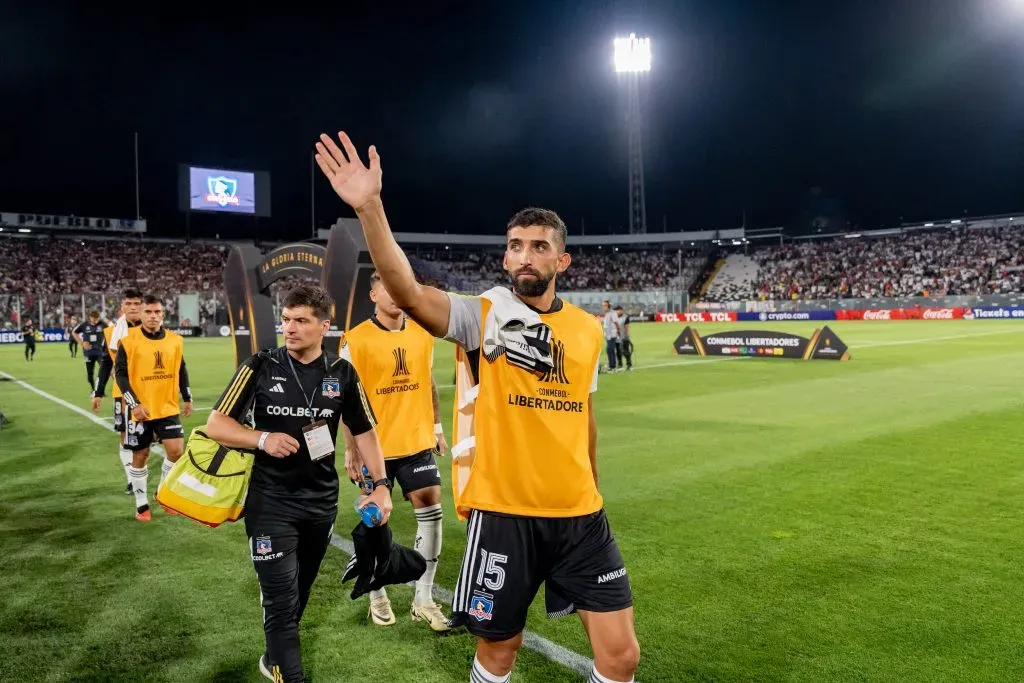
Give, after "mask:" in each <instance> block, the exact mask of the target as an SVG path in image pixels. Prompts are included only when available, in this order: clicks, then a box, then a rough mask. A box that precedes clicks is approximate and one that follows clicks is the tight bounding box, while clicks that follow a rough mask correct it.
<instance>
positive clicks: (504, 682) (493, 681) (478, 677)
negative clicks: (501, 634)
mask: <svg viewBox="0 0 1024 683" xmlns="http://www.w3.org/2000/svg"><path fill="white" fill-rule="evenodd" d="M511 678H512V672H511V671H509V672H508V673H507V674H505V675H504V676H498V675H495V674H492V673H491V672H490V671H488V670H487V669H485V668H484V666H483V664H481V663H480V660H479V659H477V658H476V655H474V656H473V668H472V670H470V672H469V683H508V682H509V679H511Z"/></svg>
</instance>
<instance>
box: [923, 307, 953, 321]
mask: <svg viewBox="0 0 1024 683" xmlns="http://www.w3.org/2000/svg"><path fill="white" fill-rule="evenodd" d="M921 317H923V318H924V319H925V320H952V319H953V309H952V308H927V309H925V312H924V315H923V316H921Z"/></svg>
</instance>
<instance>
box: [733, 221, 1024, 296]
mask: <svg viewBox="0 0 1024 683" xmlns="http://www.w3.org/2000/svg"><path fill="white" fill-rule="evenodd" d="M752 256H753V258H754V259H755V261H756V262H757V265H758V272H757V277H756V280H755V281H754V282H753V284H752V288H751V289H750V290H746V291H741V290H733V291H731V292H729V294H728V296H727V297H726V300H733V301H736V300H744V299H761V300H767V299H774V300H779V299H838V298H871V297H912V296H947V295H949V296H952V295H978V294H1002V293H1010V292H1020V291H1024V228H998V229H973V230H956V231H953V230H945V231H941V232H924V233H910V234H902V235H898V236H894V237H886V238H883V239H857V240H850V239H839V240H832V241H829V242H803V243H799V244H786V245H782V246H777V247H771V248H768V249H763V250H760V251H757V252H755V253H754V254H753V255H752Z"/></svg>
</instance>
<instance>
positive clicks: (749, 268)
mask: <svg viewBox="0 0 1024 683" xmlns="http://www.w3.org/2000/svg"><path fill="white" fill-rule="evenodd" d="M757 274H758V264H757V261H755V260H754V259H753V258H751V257H750V256H747V255H746V254H738V253H737V254H729V256H728V257H727V258H726V259H725V263H724V264H723V265H722V267H721V268H719V269H718V272H717V273H716V274H715V275H714V279H713V280H711V284H710V285H709V286H708V288H707V294H706V298H707V299H709V300H711V301H732V300H734V298H735V297H736V296H737V295H742V294H743V293H745V292H750V291H752V290H753V288H754V283H755V281H756V280H757ZM741 298H749V297H746V296H742V297H741Z"/></svg>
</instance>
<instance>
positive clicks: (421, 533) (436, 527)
mask: <svg viewBox="0 0 1024 683" xmlns="http://www.w3.org/2000/svg"><path fill="white" fill-rule="evenodd" d="M414 512H415V514H416V522H417V524H416V545H415V546H414V547H415V548H416V550H417V551H419V554H420V555H422V556H423V559H425V560H426V561H427V569H426V571H424V572H423V576H421V577H420V578H419V580H418V581H416V597H415V598H413V602H414V603H415V604H417V605H428V604H430V603H431V602H433V601H434V595H433V591H434V574H436V573H437V558H438V557H439V556H440V555H441V504H440V503H438V504H437V505H431V506H430V507H425V508H420V509H419V510H414Z"/></svg>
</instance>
